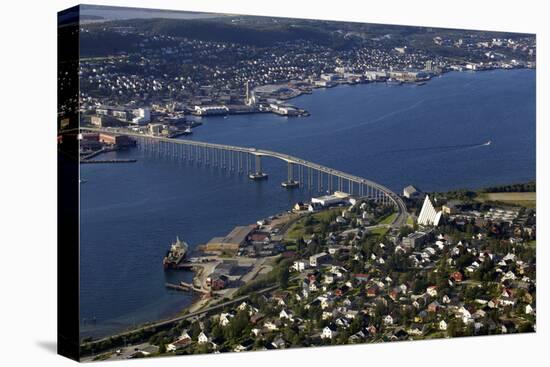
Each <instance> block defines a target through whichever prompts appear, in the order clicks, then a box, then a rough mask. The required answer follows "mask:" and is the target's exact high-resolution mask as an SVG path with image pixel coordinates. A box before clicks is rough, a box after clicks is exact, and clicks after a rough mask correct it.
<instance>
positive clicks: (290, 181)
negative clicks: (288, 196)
mask: <svg viewBox="0 0 550 367" xmlns="http://www.w3.org/2000/svg"><path fill="white" fill-rule="evenodd" d="M298 167H300V166H298ZM299 185H300V182H299V181H296V180H295V179H294V164H293V163H292V162H287V180H286V181H283V182H281V186H282V187H284V188H285V189H293V188H295V187H298V186H299Z"/></svg>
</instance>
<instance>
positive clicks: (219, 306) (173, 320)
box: [81, 276, 298, 347]
mask: <svg viewBox="0 0 550 367" xmlns="http://www.w3.org/2000/svg"><path fill="white" fill-rule="evenodd" d="M297 277H298V276H295V277H293V278H291V280H295V279H297ZM277 288H279V285H278V284H277V285H273V286H271V287H267V288H264V289H261V290H259V291H256V292H254V294H263V293H267V292H271V291H274V290H275V289H277ZM249 296H250V295H248V294H247V295H244V296H240V297H237V298H234V299H232V300H230V301H226V302H222V303H218V304H215V305H213V306H210V307H207V308H204V309H202V310H199V311H195V312H190V313H188V314H186V315H182V316H178V317H174V318H171V319H168V320H163V321H159V322H155V323H151V324H147V325H144V326H141V327H139V328H136V329H133V330H129V331H125V332H122V333H119V334H115V335H111V336H108V337H105V338H101V339H97V340H93V341H91V342H87V343H82V344H81V346H82V347H89V346H94V345H97V344H99V343H102V342H104V341H107V340H109V339H115V338H120V337H126V336H129V335H131V334H134V333H136V332H139V331H145V330H149V329H153V328H158V327H163V326H168V325H171V324H175V323H177V322H180V321H183V320H187V319H191V318H195V317H197V316H200V315H202V314H206V313H208V312H211V311H215V310H218V309H222V308H224V307H225V306H229V305H231V304H234V303H240V302H242V301H244V300H246V299H248V297H249Z"/></svg>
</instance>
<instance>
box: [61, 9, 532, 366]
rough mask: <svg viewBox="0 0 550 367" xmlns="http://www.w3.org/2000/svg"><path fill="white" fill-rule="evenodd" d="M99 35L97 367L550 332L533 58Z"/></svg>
mask: <svg viewBox="0 0 550 367" xmlns="http://www.w3.org/2000/svg"><path fill="white" fill-rule="evenodd" d="M78 19H79V22H78V26H77V27H76V28H69V27H66V28H65V29H64V28H63V27H60V30H59V31H60V32H61V33H63V32H66V34H69V33H70V35H71V36H72V37H78V40H79V47H80V51H79V60H78V65H77V68H78V85H79V87H78V88H79V89H78V97H77V98H76V99H75V100H68V101H66V102H63V103H62V102H60V105H59V122H60V126H61V127H63V124H64V121H67V119H66V117H65V116H66V115H68V114H69V113H71V111H72V112H75V111H78V116H79V117H78V118H79V131H78V132H79V134H78V139H79V147H78V158H79V162H80V180H79V185H80V223H81V224H80V225H81V230H80V236H81V237H80V238H81V245H80V256H81V260H80V266H81V269H80V302H81V306H80V350H81V353H82V355H83V358H82V360H84V361H100V360H111V359H129V358H143V357H163V356H173V355H189V354H198V353H223V352H244V351H252V350H271V349H285V348H297V347H320V346H325V345H338V344H340V345H342V344H358V343H378V342H391V341H403V340H425V339H435V338H454V337H462V336H480V335H497V334H515V333H526V332H535V331H536V312H537V311H536V182H535V179H536V172H535V157H536V154H535V140H536V139H535V127H536V126H535V73H536V63H535V60H536V37H535V35H533V34H518V33H505V32H496V31H474V30H459V29H440V28H431V27H410V26H396V25H382V24H368V23H350V22H333V21H321V20H304V19H290V18H272V17H258V16H244V15H225V14H210V13H208V14H206V13H204V14H203V13H191V12H179V11H166V10H162V11H161V10H150V9H134V8H115V7H99V6H91V5H89V6H88V5H82V6H80V7H79V17H78ZM65 67H67V68H69V67H75V65H72V66H68V65H65ZM58 80H59V85H60V88H61V89H63V88H68V87H70V85H71V83H74V81H71V80H70V78H69V77H67V74H66V73H65V70H64V69H63V67H61V68H60V70H59V79H58ZM73 86H74V84H73ZM59 144H63V141H61V140H60V141H59Z"/></svg>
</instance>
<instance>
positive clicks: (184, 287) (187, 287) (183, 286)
mask: <svg viewBox="0 0 550 367" xmlns="http://www.w3.org/2000/svg"><path fill="white" fill-rule="evenodd" d="M164 285H165V286H166V288H168V289H173V290H176V291H183V292H197V293H202V294H207V295H209V294H210V292H209V291H207V290H204V289H200V288H197V287H195V286H194V285H193V284H189V283H185V282H180V284H173V283H165V284H164Z"/></svg>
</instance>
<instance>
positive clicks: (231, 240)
mask: <svg viewBox="0 0 550 367" xmlns="http://www.w3.org/2000/svg"><path fill="white" fill-rule="evenodd" d="M253 229H254V226H252V225H250V226H237V227H235V228H234V229H233V230H232V231H231V232H229V234H228V235H227V236H225V237H214V238H212V239H211V240H210V241H208V243H207V244H206V246H205V250H206V251H208V252H210V251H219V252H223V251H237V250H238V249H239V247H241V246H242V245H244V244H245V243H246V241H247V240H248V236H249V235H250V233H251V232H252V230H253Z"/></svg>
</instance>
